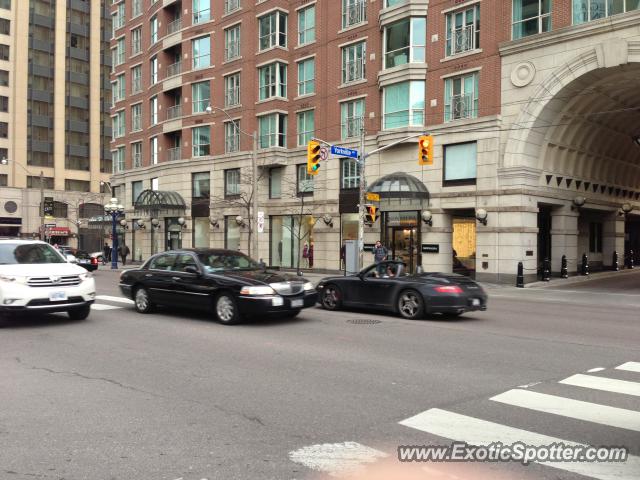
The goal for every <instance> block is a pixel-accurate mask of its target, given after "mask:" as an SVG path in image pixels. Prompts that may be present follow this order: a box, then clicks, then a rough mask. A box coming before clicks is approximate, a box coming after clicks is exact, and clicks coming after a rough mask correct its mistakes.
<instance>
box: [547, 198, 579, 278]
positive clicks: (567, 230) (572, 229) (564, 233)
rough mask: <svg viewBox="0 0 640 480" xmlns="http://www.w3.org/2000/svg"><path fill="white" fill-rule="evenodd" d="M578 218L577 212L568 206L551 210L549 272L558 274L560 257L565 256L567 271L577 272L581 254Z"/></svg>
mask: <svg viewBox="0 0 640 480" xmlns="http://www.w3.org/2000/svg"><path fill="white" fill-rule="evenodd" d="M578 217H579V213H578V212H577V211H573V210H571V207H570V206H568V205H567V206H563V207H558V208H554V209H553V210H551V271H552V272H553V273H559V272H560V267H561V262H562V256H563V255H566V256H567V270H568V272H569V273H570V274H571V273H576V272H577V271H578V265H579V263H580V257H581V254H580V252H578Z"/></svg>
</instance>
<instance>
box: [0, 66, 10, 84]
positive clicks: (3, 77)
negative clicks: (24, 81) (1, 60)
mask: <svg viewBox="0 0 640 480" xmlns="http://www.w3.org/2000/svg"><path fill="white" fill-rule="evenodd" d="M8 86H9V72H8V71H6V70H0V87H8Z"/></svg>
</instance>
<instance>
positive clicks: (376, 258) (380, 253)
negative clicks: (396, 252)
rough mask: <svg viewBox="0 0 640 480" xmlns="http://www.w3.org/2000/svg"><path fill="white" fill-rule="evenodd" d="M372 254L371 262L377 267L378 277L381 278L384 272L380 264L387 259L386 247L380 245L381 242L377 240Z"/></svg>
mask: <svg viewBox="0 0 640 480" xmlns="http://www.w3.org/2000/svg"><path fill="white" fill-rule="evenodd" d="M372 253H373V262H374V263H375V264H376V265H378V267H377V272H378V275H380V276H382V275H384V274H385V273H386V272H385V271H384V269H383V268H381V266H380V263H381V262H384V261H385V260H386V259H387V257H388V256H389V251H388V250H387V247H385V246H384V245H382V242H381V241H380V240H378V241H377V242H376V245H375V247H373V252H372ZM381 270H382V271H381Z"/></svg>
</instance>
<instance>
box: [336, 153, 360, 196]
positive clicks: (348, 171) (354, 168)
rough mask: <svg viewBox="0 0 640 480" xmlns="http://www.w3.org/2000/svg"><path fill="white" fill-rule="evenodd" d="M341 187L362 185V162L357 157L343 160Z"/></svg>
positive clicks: (349, 187)
mask: <svg viewBox="0 0 640 480" xmlns="http://www.w3.org/2000/svg"><path fill="white" fill-rule="evenodd" d="M340 167H341V172H340V173H341V175H340V188H341V189H342V190H349V189H351V188H359V187H360V164H359V163H358V160H356V159H355V158H343V159H342V160H341V164H340Z"/></svg>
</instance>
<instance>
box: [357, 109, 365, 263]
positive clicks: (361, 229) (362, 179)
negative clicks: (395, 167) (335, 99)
mask: <svg viewBox="0 0 640 480" xmlns="http://www.w3.org/2000/svg"><path fill="white" fill-rule="evenodd" d="M364 133H365V132H364V118H362V119H361V120H360V152H359V154H360V155H359V157H360V158H359V159H358V166H359V167H360V195H359V202H358V251H359V252H360V253H359V255H358V271H360V270H362V269H363V268H364V215H365V208H364V202H365V193H366V190H367V182H366V179H365V176H364V164H365V160H366V158H367V155H366V154H365V152H364V142H365V138H364Z"/></svg>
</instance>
